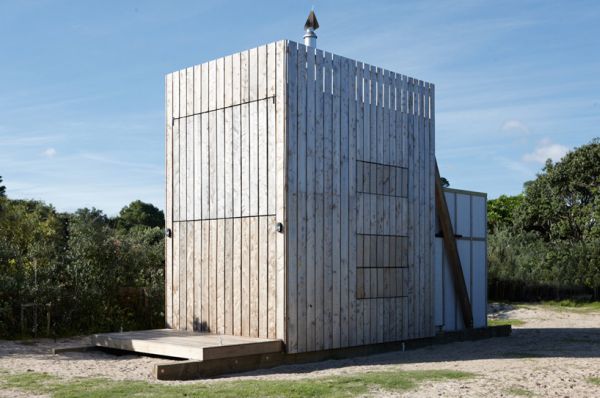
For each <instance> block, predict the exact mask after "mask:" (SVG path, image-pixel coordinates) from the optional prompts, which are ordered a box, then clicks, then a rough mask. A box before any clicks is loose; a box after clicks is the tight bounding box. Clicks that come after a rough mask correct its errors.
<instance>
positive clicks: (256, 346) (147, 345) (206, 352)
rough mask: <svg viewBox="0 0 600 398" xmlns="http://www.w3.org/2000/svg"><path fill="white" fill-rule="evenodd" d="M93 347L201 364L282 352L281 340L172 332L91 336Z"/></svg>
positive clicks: (168, 330)
mask: <svg viewBox="0 0 600 398" xmlns="http://www.w3.org/2000/svg"><path fill="white" fill-rule="evenodd" d="M92 345H94V346H98V347H106V348H113V349H118V350H124V351H133V352H137V353H143V354H153V355H161V356H166V357H172V358H182V359H194V360H201V361H204V360H211V359H222V358H233V357H243V356H247V355H259V354H269V353H277V352H281V351H283V343H282V342H281V340H272V339H260V338H253V337H238V336H228V335H216V334H210V333H197V332H188V331H183V330H173V329H155V330H141V331H136V332H123V333H104V334H95V335H93V336H92Z"/></svg>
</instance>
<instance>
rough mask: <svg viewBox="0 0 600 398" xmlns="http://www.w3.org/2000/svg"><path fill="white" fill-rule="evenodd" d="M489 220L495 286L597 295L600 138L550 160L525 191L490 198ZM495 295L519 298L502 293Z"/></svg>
mask: <svg viewBox="0 0 600 398" xmlns="http://www.w3.org/2000/svg"><path fill="white" fill-rule="evenodd" d="M488 220H489V225H488V227H489V233H490V234H489V246H488V247H489V252H488V256H489V257H488V259H489V281H490V287H491V288H493V287H494V286H495V285H496V284H497V283H498V282H510V283H512V284H513V285H514V286H520V287H521V288H525V289H527V288H533V287H535V288H536V289H537V291H538V292H541V291H546V290H547V289H546V288H549V289H553V290H554V291H555V297H554V298H561V297H563V296H565V295H567V296H568V295H584V296H585V295H589V296H591V297H594V298H599V297H600V223H599V222H598V220H600V141H599V140H598V139H594V140H592V141H591V142H590V143H589V144H587V145H584V146H582V147H580V148H576V149H575V150H573V151H571V152H569V153H568V154H567V155H565V157H564V158H563V159H562V160H560V161H558V162H556V163H553V162H552V161H550V160H548V161H547V163H546V165H545V167H544V168H543V170H542V172H541V173H540V174H538V176H537V178H536V179H535V180H533V181H530V182H528V183H526V184H525V187H524V192H523V194H522V195H518V196H513V197H508V196H501V197H499V198H498V199H495V200H491V201H489V202H488ZM545 289H546V290H545ZM501 290H502V289H501ZM521 290H522V289H521ZM490 291H492V292H494V293H495V294H498V289H490ZM569 292H571V293H570V294H569ZM544 296H546V294H544ZM494 298H496V299H503V298H509V299H510V298H512V299H515V298H514V297H502V292H500V293H499V295H497V296H496V297H494ZM532 298H534V299H535V298H537V299H540V298H548V297H532Z"/></svg>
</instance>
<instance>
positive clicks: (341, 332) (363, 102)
mask: <svg viewBox="0 0 600 398" xmlns="http://www.w3.org/2000/svg"><path fill="white" fill-rule="evenodd" d="M287 90H288V92H287V102H286V114H287V136H286V138H287V159H286V162H287V166H286V175H287V180H286V182H287V223H286V228H287V231H286V232H287V241H288V242H287V245H288V251H287V263H286V267H287V269H286V270H287V273H288V274H287V281H288V283H287V292H286V298H287V299H286V301H287V303H286V312H287V318H286V328H287V336H286V337H287V339H286V345H287V350H288V352H305V351H316V350H321V349H328V348H337V347H348V346H353V345H360V344H369V343H381V342H385V341H394V340H401V339H406V338H418V337H425V336H431V335H433V334H434V325H433V308H432V305H433V290H432V289H433V286H432V283H433V277H432V272H433V242H434V240H433V236H434V221H435V220H434V214H433V206H434V202H433V174H432V164H433V163H432V162H433V159H434V134H435V133H434V120H433V114H434V112H433V109H434V108H433V101H434V97H433V90H434V88H433V85H430V84H429V83H425V82H422V81H419V80H416V79H412V78H407V77H406V76H403V75H400V74H395V73H392V72H389V71H386V70H383V69H381V68H376V67H372V66H370V65H367V64H363V63H357V62H356V61H352V60H349V59H346V58H344V57H339V56H336V55H332V54H329V53H324V52H322V51H320V50H315V49H313V48H307V47H305V46H303V45H301V44H297V43H293V42H289V45H288V57H287Z"/></svg>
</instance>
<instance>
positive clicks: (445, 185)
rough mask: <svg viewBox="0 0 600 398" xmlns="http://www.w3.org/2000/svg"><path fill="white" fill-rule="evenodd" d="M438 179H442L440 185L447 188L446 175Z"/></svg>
mask: <svg viewBox="0 0 600 398" xmlns="http://www.w3.org/2000/svg"><path fill="white" fill-rule="evenodd" d="M440 181H442V187H443V188H448V187H449V186H450V181H448V179H447V178H446V177H440Z"/></svg>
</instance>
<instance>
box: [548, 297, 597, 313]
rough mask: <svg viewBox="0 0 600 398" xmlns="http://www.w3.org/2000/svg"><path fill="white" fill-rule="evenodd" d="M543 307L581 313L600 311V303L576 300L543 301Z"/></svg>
mask: <svg viewBox="0 0 600 398" xmlns="http://www.w3.org/2000/svg"><path fill="white" fill-rule="evenodd" d="M542 305H543V306H544V307H547V308H551V309H555V310H575V311H581V312H596V311H600V301H576V300H561V301H543V302H542Z"/></svg>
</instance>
